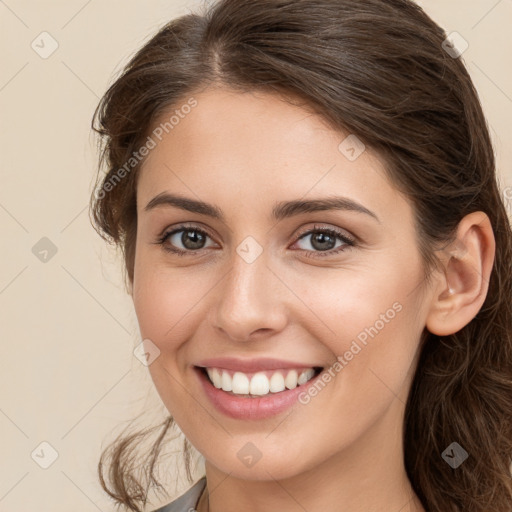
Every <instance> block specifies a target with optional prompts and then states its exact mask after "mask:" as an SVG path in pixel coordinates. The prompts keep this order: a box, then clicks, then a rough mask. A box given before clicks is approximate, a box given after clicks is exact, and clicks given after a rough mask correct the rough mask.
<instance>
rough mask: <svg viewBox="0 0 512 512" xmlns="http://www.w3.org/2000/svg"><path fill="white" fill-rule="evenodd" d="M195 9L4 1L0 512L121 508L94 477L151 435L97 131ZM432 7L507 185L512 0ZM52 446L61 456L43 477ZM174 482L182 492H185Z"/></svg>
mask: <svg viewBox="0 0 512 512" xmlns="http://www.w3.org/2000/svg"><path fill="white" fill-rule="evenodd" d="M198 3H199V2H196V1H192V0H169V1H163V0H146V1H142V0H139V1H133V0H130V1H127V0H122V1H121V0H107V1H106V0H103V1H100V0H89V1H87V0H67V1H64V0H61V1H56V0H53V1H45V2H36V1H28V0H5V1H2V0H0V38H1V46H0V48H1V50H0V51H1V59H2V60H1V62H2V64H1V66H0V136H1V139H0V140H1V148H0V149H1V156H0V158H1V160H0V161H1V167H0V169H1V171H0V172H1V187H0V226H1V229H2V247H3V250H2V251H1V254H2V260H1V265H0V315H1V317H0V329H1V342H2V344H1V349H2V350H1V359H0V390H1V391H0V432H1V441H0V442H1V452H0V454H1V455H0V460H1V468H0V511H9V512H18V511H28V510H34V511H35V510H37V511H38V512H50V511H51V512H60V511H65V510H80V511H83V512H89V511H90V512H94V511H97V510H101V511H109V510H113V509H114V508H113V506H112V503H111V502H110V500H109V499H108V498H107V496H106V495H104V493H103V491H102V490H101V488H100V486H99V483H98V481H97V478H96V464H97V461H98V458H99V453H100V451H101V448H102V446H104V445H105V444H106V443H107V441H108V440H110V439H112V438H113V437H114V436H115V435H116V434H117V433H119V432H120V430H121V428H122V427H123V426H125V425H126V424H127V423H128V421H129V420H130V419H132V418H133V417H135V416H136V415H137V414H139V413H141V412H144V414H145V416H144V421H146V422H147V424H150V423H151V421H154V420H156V419H158V418H159V417H160V416H161V415H162V414H163V413H164V410H163V406H162V405H161V404H160V401H159V398H158V396H157V395H156V392H155V391H154V389H153V387H152V383H151V381H150V379H149V377H148V374H147V368H146V367H145V366H143V365H142V364H141V363H140V362H139V360H138V359H137V358H136V357H134V355H133V349H134V347H135V346H136V345H137V344H138V343H139V342H140V339H139V334H138V329H137V323H136V318H135V314H134V311H133V306H132V304H131V301H130V300H129V297H127V295H126V294H125V291H124V288H123V283H122V278H121V272H120V260H119V259H116V258H117V257H116V254H115V252H114V251H113V250H112V249H109V248H107V247H106V245H105V244H104V243H103V242H102V241H101V239H100V238H99V237H98V236H97V235H96V233H95V232H94V230H93V229H92V227H91V225H90V223H89V218H88V213H87V205H88V199H89V193H90V190H91V187H92V184H93V178H94V174H95V170H96V154H95V149H94V139H93V138H92V136H91V132H90V128H89V127H90V120H91V116H92V113H93V110H94V108H95V106H96V104H97V102H98V99H99V97H100V96H101V95H102V94H103V92H104V91H105V90H106V87H107V85H108V84H109V83H110V81H111V79H112V78H113V76H114V74H115V73H116V72H117V71H119V70H120V68H121V66H122V65H123V64H124V63H126V62H127V60H128V58H129V57H130V55H131V54H132V52H133V51H134V50H135V49H137V48H139V46H140V45H141V43H142V42H143V41H145V40H147V39H148V37H149V36H150V35H152V34H153V33H154V31H155V30H156V29H157V28H158V27H160V26H162V25H163V24H164V23H165V22H166V21H168V20H169V19H170V18H172V17H175V16H177V15H180V14H184V13H186V12H187V11H188V10H189V9H194V8H195V7H196V6H197V5H198ZM422 4H423V5H424V7H425V9H426V10H427V12H428V13H429V14H430V15H431V16H432V17H433V18H434V19H435V20H436V21H437V22H438V23H440V24H441V25H442V26H443V27H444V28H445V29H446V30H447V31H448V32H451V31H457V32H459V33H460V34H461V35H462V36H463V37H464V38H465V39H466V40H467V41H468V42H469V49H468V50H467V51H466V52H465V53H464V55H463V58H464V61H465V62H466V63H467V65H468V67H469V71H470V73H471V75H472V77H473V78H474V81H475V84H476V86H477V89H478V91H479V93H480V95H481V98H482V102H483V105H484V110H485V112H486V114H487V116H488V120H489V124H490V127H491V132H492V136H493V139H494V143H495V148H496V153H497V157H498V166H499V172H500V179H501V183H502V188H503V189H505V187H511V186H512V169H511V162H512V130H511V129H510V119H511V118H512V66H511V58H510V55H512V34H511V30H510V26H511V22H512V0H500V1H497V0H472V1H468V0H424V1H423V2H422ZM43 31H47V32H48V33H49V34H51V36H52V37H53V38H54V39H55V40H56V41H57V43H58V48H57V50H56V51H55V52H54V53H53V54H52V55H51V56H50V57H48V58H47V59H43V58H41V57H40V56H39V54H38V53H36V51H34V50H33V49H32V47H31V43H32V41H34V40H36V43H37V42H38V41H40V38H38V36H39V34H41V32H43ZM46 37H47V36H46ZM46 41H47V43H46V45H45V47H46V48H49V44H50V40H49V39H47V40H46ZM507 190H508V191H509V193H508V194H507V196H508V197H510V195H511V194H510V191H511V190H512V189H510V188H508V189H507ZM43 237H47V238H48V239H49V240H51V242H52V243H53V244H54V246H55V247H56V250H57V252H56V253H55V254H54V255H52V253H51V252H50V253H48V255H47V261H46V262H43V261H41V260H40V259H39V257H43V256H44V254H43V253H39V257H37V255H36V254H34V252H33V247H34V246H35V245H36V244H37V243H38V242H39V241H40V239H41V238H43ZM39 243H40V244H43V245H44V244H45V243H48V242H39ZM37 247H39V246H36V248H37ZM42 249H44V247H42ZM42 249H41V247H39V251H41V250H42ZM34 251H35V252H36V253H37V252H38V251H37V250H34ZM42 442H47V443H49V444H50V445H51V447H53V450H55V451H56V452H57V453H58V457H57V458H56V460H55V461H54V462H53V463H52V464H51V465H50V466H49V467H48V468H47V469H43V468H42V467H40V465H39V464H41V463H45V462H46V463H49V462H51V456H52V448H50V447H48V446H47V445H43V446H40V443H42ZM31 454H33V455H32V456H31ZM169 464H170V465H172V459H169ZM200 469H201V466H199V471H200ZM169 475H170V477H169V482H170V483H171V485H170V488H169V490H170V492H171V495H172V496H175V495H177V494H178V493H181V492H182V491H183V490H184V487H185V486H186V483H185V482H184V480H183V479H179V480H178V481H177V483H176V484H175V483H174V482H175V480H174V472H171V471H169ZM167 501H168V500H167V499H163V500H162V501H160V502H159V501H157V500H155V501H154V502H153V505H152V507H153V506H155V505H158V504H159V503H162V502H167ZM152 507H148V510H149V509H150V508H152Z"/></svg>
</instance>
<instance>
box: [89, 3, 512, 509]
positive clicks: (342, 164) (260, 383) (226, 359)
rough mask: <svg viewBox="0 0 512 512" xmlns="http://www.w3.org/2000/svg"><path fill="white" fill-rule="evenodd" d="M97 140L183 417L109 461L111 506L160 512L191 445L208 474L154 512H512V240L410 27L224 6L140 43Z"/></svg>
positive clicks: (116, 227)
mask: <svg viewBox="0 0 512 512" xmlns="http://www.w3.org/2000/svg"><path fill="white" fill-rule="evenodd" d="M93 126H94V127H95V129H96V131H97V132H98V133H99V134H100V135H101V136H102V138H103V143H104V146H103V149H104V151H103V153H102V157H103V160H104V162H105V163H106V165H107V168H108V169H107V174H106V175H105V176H102V177H101V179H100V181H99V182H98V185H97V188H96V191H95V193H94V196H93V197H92V211H93V214H94V222H95V226H96V228H97V229H98V231H99V233H100V234H101V235H102V236H103V237H104V238H105V239H107V240H110V241H113V242H115V243H117V244H119V245H120V247H121V248H122V249H123V253H124V259H125V265H126V275H127V284H128V289H129V292H130V294H131V295H132V297H133V301H134V306H135V311H136V314H137V319H138V323H139V327H140V331H141V335H142V338H143V339H144V350H145V352H146V354H147V355H146V357H147V363H148V367H149V371H150V373H151V377H152V379H153V382H154V384H155V386H156V389H157V391H158V393H159V395H160V397H161V399H162V401H163V403H164V404H165V406H166V408H167V409H168V411H169V413H170V416H169V418H168V419H167V420H166V422H165V423H164V424H163V425H162V430H161V432H160V435H159V437H158V439H157V440H156V441H155V443H154V445H153V448H152V450H151V451H150V453H149V454H146V455H145V456H144V454H142V453H141V454H140V455H139V458H137V457H135V456H134V455H133V454H134V452H133V450H134V449H135V448H136V447H137V446H138V445H139V443H140V442H141V435H132V436H130V437H128V438H126V439H121V440H118V441H117V442H116V443H114V445H113V446H111V447H110V449H109V450H107V451H106V452H104V454H103V456H102V460H101V461H100V465H99V473H100V478H101V482H102V485H103V487H104V489H105V490H106V491H107V492H108V493H109V494H110V495H111V496H112V497H114V498H115V500H116V501H117V502H118V503H119V504H124V505H125V506H127V507H128V509H130V510H134V511H139V510H142V508H141V506H143V505H144V504H146V501H147V497H148V491H149V489H150V487H152V486H157V488H158V486H159V485H160V484H159V482H158V480H157V478H156V476H155V468H156V467H157V459H158V454H159V451H160V449H161V448H162V446H163V445H164V444H165V440H166V434H168V433H169V432H170V431H171V427H172V426H173V425H178V426H179V427H180V429H181V430H182V431H183V433H184V435H185V437H186V439H187V442H190V443H191V444H192V445H193V446H194V447H195V448H196V449H197V450H198V451H199V452H200V453H201V454H202V455H203V456H204V460H205V470H206V471H205V472H206V475H205V477H203V478H202V479H201V480H199V481H198V482H196V484H195V485H194V486H193V487H192V488H191V489H190V490H189V491H188V492H187V493H186V494H185V495H184V496H182V497H181V498H180V499H179V500H177V501H174V502H173V503H171V504H170V505H168V506H167V507H164V508H161V509H159V510H160V511H166V512H168V511H178V510H190V509H193V508H196V509H197V510H199V511H200V512H202V511H204V510H210V511H211V512H221V511H222V512H230V511H234V510H240V509H241V510H246V511H256V510H258V511H262V510H279V511H284V512H287V511H292V510H307V511H309V512H314V511H317V510H322V511H338V510H343V511H344V512H347V511H348V512H353V511H370V510H386V511H391V510H396V511H398V510H400V511H402V512H406V511H464V512H468V511H471V512H476V511H490V510H493V511H500V512H505V511H511V510H512V481H511V471H510V465H511V457H512V412H511V411H512V367H511V361H512V354H511V352H512V315H511V313H512V310H511V301H510V298H511V296H512V274H511V267H510V261H511V255H512V234H511V229H510V223H509V220H508V218H507V213H506V209H505V206H504V204H503V200H502V197H501V193H500V190H499V187H498V184H497V179H496V174H495V161H494V155H493V151H492V146H491V142H490V139H489V133H488V130H487V127H486V122H485V118H484V115H483V113H482V109H481V106H480V103H479V100H478V97H477V94H476V92H475V89H474V87H473V85H472V82H471V80H470V77H469V75H468V73H467V71H466V69H465V67H464V65H463V64H462V62H461V60H460V52H458V51H457V47H456V44H454V43H453V42H451V41H450V40H447V38H446V34H445V32H444V31H443V30H442V29H441V28H440V27H438V26H437V25H436V24H435V23H434V22H433V21H432V20H431V19H430V18H428V17H427V15H426V14H425V13H424V12H423V11H422V10H421V9H420V8H419V7H418V6H416V5H415V4H413V3H412V2H410V1H408V0H359V1H357V2H354V1H352V0H221V1H220V2H218V3H215V4H212V5H211V6H210V7H209V8H208V9H206V10H205V12H204V13H203V14H202V15H195V14H190V15H187V16H183V17H181V18H179V19H176V20H173V21H172V22H170V23H169V24H168V25H166V26H165V27H163V28H162V29H161V30H160V31H159V32H158V33H157V34H156V35H155V36H154V37H153V38H152V39H151V40H150V41H149V42H147V43H146V44H145V45H144V47H143V48H141V49H140V50H139V52H138V53H137V54H136V55H135V56H134V57H133V59H132V60H131V62H130V63H129V64H128V65H127V66H126V68H125V70H124V72H123V73H122V75H121V76H120V77H119V78H118V79H117V80H116V82H115V83H114V84H113V85H112V86H111V87H110V89H109V90H108V91H107V93H106V94H105V96H104V97H103V99H102V100H101V103H100V105H99V106H98V109H97V111H96V114H95V120H94V123H93ZM186 455H187V456H188V452H187V453H186ZM187 460H188V459H187ZM105 465H107V467H105ZM141 465H142V467H143V468H144V472H145V474H144V477H139V476H138V475H137V473H136V468H137V467H139V466H141ZM187 469H188V468H187ZM105 470H106V471H107V479H105V478H104V471H105Z"/></svg>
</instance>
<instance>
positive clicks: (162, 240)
mask: <svg viewBox="0 0 512 512" xmlns="http://www.w3.org/2000/svg"><path fill="white" fill-rule="evenodd" d="M180 231H195V232H196V233H200V234H201V235H203V236H207V237H208V238H212V237H211V236H210V235H209V234H208V233H207V232H206V231H204V230H203V229H201V228H199V227H197V226H186V225H180V226H177V227H176V228H175V229H173V230H172V231H168V232H166V233H164V234H163V235H162V236H161V237H159V238H158V239H157V241H156V242H155V243H156V244H157V245H161V246H162V249H163V250H164V251H166V252H169V253H172V254H176V255H177V256H185V255H192V256H193V255H195V254H197V253H198V252H200V251H201V250H202V249H197V250H196V251H191V250H186V251H184V250H182V249H176V248H175V247H171V246H170V245H166V243H165V242H166V241H167V239H168V238H169V237H171V236H172V235H175V234H176V233H179V232H180ZM314 233H324V234H327V235H331V236H334V237H336V238H339V239H340V240H341V241H342V242H344V243H345V244H346V245H345V246H341V247H338V248H337V249H330V250H328V251H308V250H306V249H299V250H301V251H303V252H304V253H305V254H304V256H306V257H307V258H324V257H327V256H333V255H335V254H338V253H340V252H343V251H346V250H347V249H351V248H353V247H355V246H356V241H355V239H353V238H350V237H348V236H347V235H346V234H344V233H342V232H341V231H338V230H336V229H334V228H325V227H321V226H314V227H313V229H309V230H308V231H305V232H304V233H301V234H300V235H299V236H298V237H297V240H296V241H298V240H302V238H305V237H307V236H308V235H311V234H314ZM311 253H314V254H315V256H313V255H312V254H311Z"/></svg>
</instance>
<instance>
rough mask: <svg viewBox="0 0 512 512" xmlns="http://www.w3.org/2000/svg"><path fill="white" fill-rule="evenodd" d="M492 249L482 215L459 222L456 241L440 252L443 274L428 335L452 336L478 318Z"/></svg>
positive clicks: (489, 230) (488, 227)
mask: <svg viewBox="0 0 512 512" xmlns="http://www.w3.org/2000/svg"><path fill="white" fill-rule="evenodd" d="M495 248H496V244H495V239H494V233H493V230H492V226H491V222H490V220H489V217H488V216H487V215H486V214H485V213H484V212H481V211H479V212H473V213H470V214H468V215H466V217H464V218H463V219H462V220H461V221H460V223H459V226H458V228H457V234H456V239H455V240H454V242H453V243H452V244H450V245H449V246H448V247H445V248H443V249H442V250H441V252H442V254H441V260H442V262H443V264H444V273H443V274H441V275H440V276H439V279H438V282H437V285H436V287H435V289H434V291H433V294H432V302H431V307H430V311H429V313H428V316H427V319H426V327H427V329H428V330H429V331H430V332H431V333H433V334H436V335H438V336H447V335H449V334H454V333H456V332H457V331H460V330H461V329H462V328H463V327H464V326H466V325H467V324H468V323H469V322H471V320H472V319H473V318H474V317H475V316H476V315H477V314H478V312H479V311H480V309H481V307H482V305H483V303H484V301H485V298H486V296H487V291H488V289H489V280H490V276H491V272H492V267H493V264H494V255H495Z"/></svg>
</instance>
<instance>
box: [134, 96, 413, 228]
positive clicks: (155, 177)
mask: <svg viewBox="0 0 512 512" xmlns="http://www.w3.org/2000/svg"><path fill="white" fill-rule="evenodd" d="M191 98H193V103H191V102H190V98H184V100H183V103H182V105H187V104H195V106H194V107H193V108H186V109H185V108H183V110H180V105H181V104H177V105H175V106H173V108H172V109H170V110H169V111H168V112H167V113H165V114H164V115H162V116H161V118H160V119H159V120H158V122H157V123H155V128H157V127H158V126H160V127H165V126H166V125H165V123H166V122H169V120H170V119H171V117H173V119H172V121H173V122H172V123H171V124H169V123H168V124H167V130H163V133H162V134H161V135H160V138H161V140H158V138H156V137H154V136H153V139H154V140H155V142H156V145H155V147H154V148H153V149H152V150H151V151H150V153H149V155H148V157H147V158H146V160H145V162H144V164H143V166H142V169H141V174H140V177H139V181H138V189H137V197H138V201H137V202H138V206H139V209H142V208H143V207H144V206H145V205H146V204H147V203H148V202H149V201H150V200H151V199H152V198H153V197H154V196H155V195H157V194H159V193H162V192H163V191H168V192H173V193H179V194H181V195H186V196H188V197H191V196H196V197H200V198H203V199H207V200H208V202H213V203H218V204H225V205H227V206H229V204H231V205H233V208H234V209H236V210H237V211H238V212H241V211H242V210H244V209H251V208H252V209H254V208H261V205H262V204H267V203H268V206H269V207H270V205H271V204H274V203H275V202H276V201H281V200H294V199H298V198H302V197H307V196H310V197H318V196H321V197H325V196H328V195H343V196H347V197H350V198H352V199H354V200H355V201H358V202H360V203H363V204H371V207H370V208H371V209H372V210H373V211H378V210H380V211H384V210H386V209H389V207H390V205H393V206H394V207H395V210H397V211H396V215H397V217H399V216H400V215H402V216H403V214H404V212H403V211H401V212H400V211H399V210H400V208H398V207H399V205H400V204H399V201H402V203H404V199H403V198H402V197H401V194H399V193H398V191H396V190H395V189H394V187H393V186H392V185H391V183H390V182H389V181H388V179H387V176H386V173H385V170H384V164H383V162H382V161H381V159H380V158H379V157H378V155H376V154H375V153H374V152H372V151H371V150H370V148H366V149H365V150H364V151H363V152H362V153H361V154H360V156H358V157H357V158H355V159H354V158H353V157H354V154H355V156H357V154H358V153H359V152H360V151H361V149H362V146H357V144H358V143H357V139H354V136H353V135H351V134H349V133H346V132H343V131H341V130H334V129H333V128H331V127H329V126H328V125H327V123H326V122H325V121H324V120H323V119H322V118H321V117H320V116H319V115H316V114H314V113H313V112H312V111H311V110H310V109H309V108H304V107H303V106H300V105H296V104H292V103H291V102H290V101H286V100H285V99H283V97H281V96H278V95H277V94H271V93H261V92H258V93H255V92H248V93H239V92H234V91H230V90H226V89H212V90H207V91H204V92H201V93H199V94H194V95H192V96H191ZM176 111H178V112H176ZM185 112H187V113H185ZM160 131H161V132H162V130H160ZM354 142H355V143H356V145H355V146H354ZM347 145H348V146H353V149H354V151H352V152H349V153H347ZM349 149H351V148H350V147H349ZM267 200H268V201H267ZM402 206H403V207H404V208H407V205H406V204H403V205H402ZM402 218H403V217H402Z"/></svg>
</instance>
